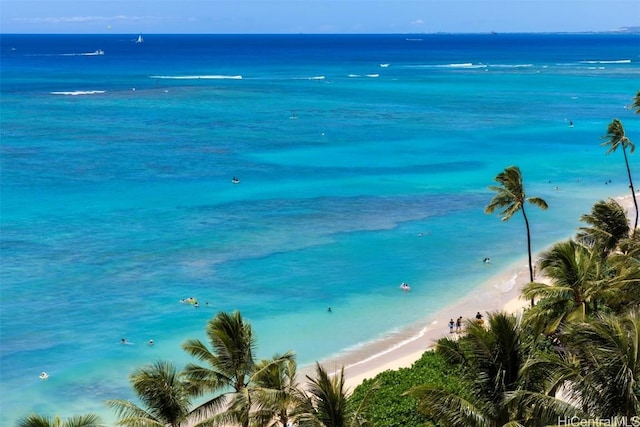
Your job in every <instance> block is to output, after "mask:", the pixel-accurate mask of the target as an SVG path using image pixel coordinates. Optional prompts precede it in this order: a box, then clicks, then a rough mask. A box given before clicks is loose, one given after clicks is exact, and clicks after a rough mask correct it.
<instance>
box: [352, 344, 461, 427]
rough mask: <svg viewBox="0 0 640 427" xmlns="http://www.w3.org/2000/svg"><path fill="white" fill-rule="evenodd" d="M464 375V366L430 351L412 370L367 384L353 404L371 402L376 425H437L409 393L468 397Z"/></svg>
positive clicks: (359, 389)
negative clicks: (434, 391)
mask: <svg viewBox="0 0 640 427" xmlns="http://www.w3.org/2000/svg"><path fill="white" fill-rule="evenodd" d="M462 372H463V370H462V367H461V366H456V365H453V364H450V363H448V362H447V361H446V359H445V358H444V357H443V356H442V355H440V354H438V353H436V352H434V351H427V352H425V353H424V354H423V355H422V357H421V358H420V359H419V360H417V361H416V362H415V363H414V364H413V365H412V366H411V367H410V368H402V369H398V370H395V371H385V372H382V373H381V374H379V375H378V376H376V377H375V378H372V379H367V380H365V381H363V382H362V384H360V385H359V386H358V387H356V389H355V390H354V392H353V403H354V404H359V403H360V402H363V401H366V402H367V405H366V406H367V413H366V417H367V419H368V420H370V421H371V424H372V425H374V426H385V427H431V426H435V425H437V424H434V422H433V418H431V417H428V416H426V415H425V414H423V413H421V412H419V411H417V407H418V406H417V405H418V400H417V399H416V398H414V397H413V396H408V395H406V394H405V393H406V392H407V391H409V390H410V389H412V388H413V387H417V386H425V387H433V388H438V389H443V390H447V391H449V392H450V393H456V394H460V395H468V394H469V392H468V390H469V388H468V381H467V380H466V379H465V378H463V377H462ZM367 399H368V400H367Z"/></svg>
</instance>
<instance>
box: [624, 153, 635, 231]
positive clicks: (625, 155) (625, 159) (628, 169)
mask: <svg viewBox="0 0 640 427" xmlns="http://www.w3.org/2000/svg"><path fill="white" fill-rule="evenodd" d="M622 154H624V163H625V165H627V175H629V187H631V195H632V196H633V205H634V206H635V208H636V222H635V224H634V225H633V232H634V233H635V231H636V228H638V201H637V200H636V190H635V189H634V188H633V180H632V179H631V169H630V168H629V160H627V150H626V149H625V147H624V145H623V146H622Z"/></svg>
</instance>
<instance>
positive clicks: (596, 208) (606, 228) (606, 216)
mask: <svg viewBox="0 0 640 427" xmlns="http://www.w3.org/2000/svg"><path fill="white" fill-rule="evenodd" d="M580 221H582V222H586V223H587V224H588V225H589V226H588V227H580V228H578V230H579V231H578V234H577V239H578V240H579V241H581V242H583V243H586V244H587V245H589V246H595V247H598V248H599V250H600V252H601V255H602V257H603V258H604V257H606V256H608V255H609V254H611V253H612V252H613V250H615V249H616V248H617V247H618V244H619V243H620V242H621V241H622V240H624V239H626V238H627V237H629V232H630V229H629V218H627V212H626V210H625V209H624V208H623V207H622V206H620V204H619V203H618V202H616V201H615V200H613V199H609V200H607V201H604V200H601V201H599V202H597V203H596V204H594V205H593V207H592V208H591V213H590V214H585V215H582V216H581V217H580Z"/></svg>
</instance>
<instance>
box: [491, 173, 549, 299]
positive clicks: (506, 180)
mask: <svg viewBox="0 0 640 427" xmlns="http://www.w3.org/2000/svg"><path fill="white" fill-rule="evenodd" d="M495 181H496V182H498V183H499V184H500V185H499V186H495V185H492V186H490V187H489V189H490V190H493V191H495V192H496V193H497V194H496V195H495V196H494V197H493V199H491V201H490V202H489V204H488V205H487V207H485V209H484V211H485V213H487V214H492V213H493V212H494V211H495V210H496V209H501V211H500V213H499V214H500V215H501V216H502V220H503V221H508V220H509V219H510V218H511V217H512V216H513V214H515V213H516V212H518V211H520V212H522V217H523V218H524V223H525V226H526V228H527V253H528V255H529V277H530V281H531V282H533V280H534V277H533V261H532V258H531V230H530V227H529V219H528V218H527V213H526V212H525V209H524V206H525V202H529V203H531V204H532V205H534V206H537V207H539V208H540V209H542V210H546V209H547V207H548V206H547V202H545V201H544V200H543V199H541V198H539V197H527V196H526V194H525V192H524V184H523V182H522V174H521V173H520V168H519V167H517V166H509V167H508V168H506V169H505V170H504V171H503V172H500V173H499V174H498V175H497V176H496V177H495ZM533 304H534V300H533V299H532V300H531V306H533Z"/></svg>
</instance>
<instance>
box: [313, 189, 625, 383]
mask: <svg viewBox="0 0 640 427" xmlns="http://www.w3.org/2000/svg"><path fill="white" fill-rule="evenodd" d="M615 200H616V201H618V203H620V204H621V205H622V206H624V207H625V208H626V209H627V211H628V212H629V218H630V219H631V220H633V218H634V217H635V211H634V206H633V199H632V197H631V195H629V196H620V197H616V198H615ZM569 237H572V235H571V236H568V238H569ZM534 259H535V256H534ZM537 279H538V280H540V278H537ZM528 282H529V270H528V265H527V257H526V254H524V257H523V258H522V259H521V261H518V262H517V263H515V264H513V265H511V266H509V267H508V268H506V269H504V270H502V271H501V272H500V273H498V274H497V275H496V276H494V277H492V278H491V279H490V280H488V281H487V282H486V283H483V284H482V285H481V286H478V287H477V288H476V289H473V290H471V291H470V293H469V294H468V295H467V296H466V297H464V298H463V299H461V300H459V301H457V302H455V303H454V304H451V305H449V306H447V307H444V308H443V309H442V310H439V311H438V312H436V313H433V314H431V315H429V316H428V317H427V318H425V319H424V320H423V321H422V322H420V324H419V325H414V326H412V327H408V328H406V329H404V330H402V331H399V332H397V333H394V334H391V335H390V336H388V337H385V338H384V339H381V340H379V341H375V342H371V343H368V344H366V345H363V346H362V347H360V348H358V349H356V350H353V351H349V352H346V353H345V354H341V355H338V356H336V357H335V358H330V359H327V360H324V361H322V362H321V364H322V365H323V366H324V367H325V369H327V370H328V371H329V372H337V371H339V370H340V368H341V367H344V374H345V385H346V388H347V389H348V390H350V391H353V390H354V389H355V387H356V386H357V385H358V384H360V383H361V382H362V381H363V380H365V379H368V378H373V377H375V376H376V375H377V374H379V373H381V372H384V371H387V370H396V369H400V368H404V367H410V366H411V365H412V364H413V363H414V362H416V361H417V360H418V359H419V358H420V357H421V356H422V354H423V353H424V352H425V351H427V350H428V349H430V348H432V347H433V345H434V344H435V342H436V341H437V340H438V339H440V338H442V337H443V336H446V335H448V334H449V326H448V323H449V319H451V318H453V319H454V320H455V319H456V318H457V317H459V316H462V317H463V318H465V319H468V318H473V317H474V316H475V314H476V312H478V311H479V312H481V313H482V314H483V315H486V313H487V312H492V311H498V310H505V311H507V312H511V313H515V312H520V311H522V309H523V308H525V307H528V306H529V304H530V302H529V301H526V300H523V299H521V298H520V292H521V289H522V287H523V286H524V285H525V284H526V283H528ZM310 369H311V368H307V369H303V372H302V373H303V374H309V373H310V371H309V370H310Z"/></svg>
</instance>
